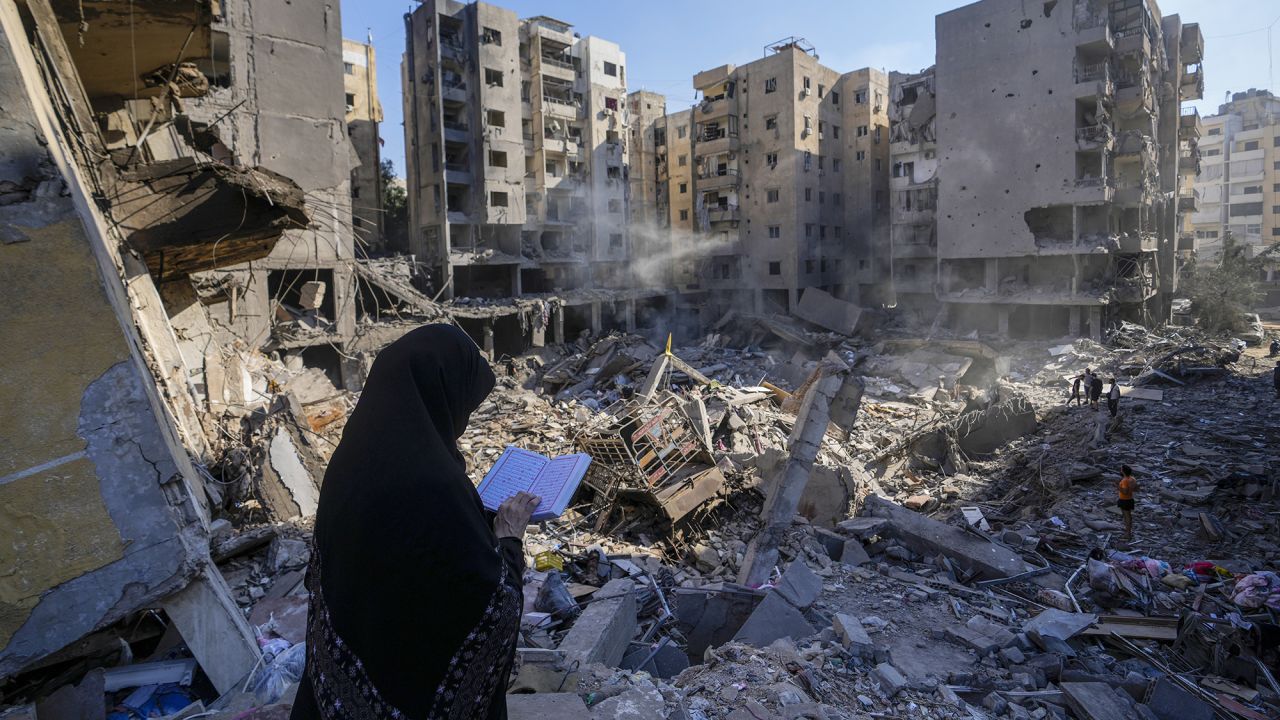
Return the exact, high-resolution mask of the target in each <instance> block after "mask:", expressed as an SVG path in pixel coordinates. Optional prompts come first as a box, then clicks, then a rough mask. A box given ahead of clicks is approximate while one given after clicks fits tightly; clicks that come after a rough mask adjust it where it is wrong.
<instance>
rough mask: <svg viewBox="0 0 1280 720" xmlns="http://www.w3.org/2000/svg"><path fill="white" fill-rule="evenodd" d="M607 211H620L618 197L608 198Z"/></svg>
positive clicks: (620, 202) (620, 206)
mask: <svg viewBox="0 0 1280 720" xmlns="http://www.w3.org/2000/svg"><path fill="white" fill-rule="evenodd" d="M609 212H611V213H620V212H622V201H621V200H619V199H618V198H610V199H609Z"/></svg>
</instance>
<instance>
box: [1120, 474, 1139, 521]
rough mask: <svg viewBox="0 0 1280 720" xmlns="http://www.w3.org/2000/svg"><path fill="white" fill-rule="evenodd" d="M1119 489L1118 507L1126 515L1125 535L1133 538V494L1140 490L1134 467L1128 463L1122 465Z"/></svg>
mask: <svg viewBox="0 0 1280 720" xmlns="http://www.w3.org/2000/svg"><path fill="white" fill-rule="evenodd" d="M1117 490H1118V494H1119V499H1117V500H1116V507H1118V508H1120V514H1121V515H1123V516H1124V536H1125V537H1126V538H1129V539H1133V508H1134V500H1133V494H1134V493H1135V492H1137V491H1138V481H1137V480H1134V479H1133V468H1131V467H1129V466H1128V465H1121V466H1120V485H1119V487H1118V488H1117Z"/></svg>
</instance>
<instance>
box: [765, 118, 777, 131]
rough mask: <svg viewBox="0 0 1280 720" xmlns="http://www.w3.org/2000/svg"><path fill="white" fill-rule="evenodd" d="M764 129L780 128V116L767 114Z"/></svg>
mask: <svg viewBox="0 0 1280 720" xmlns="http://www.w3.org/2000/svg"><path fill="white" fill-rule="evenodd" d="M764 129H765V130H777V129H778V116H777V115H766V116H765V118H764Z"/></svg>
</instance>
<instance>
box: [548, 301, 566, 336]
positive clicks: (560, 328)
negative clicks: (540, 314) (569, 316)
mask: <svg viewBox="0 0 1280 720" xmlns="http://www.w3.org/2000/svg"><path fill="white" fill-rule="evenodd" d="M551 341H552V342H554V343H555V344H557V345H563V344H564V306H563V305H553V306H552V307H551Z"/></svg>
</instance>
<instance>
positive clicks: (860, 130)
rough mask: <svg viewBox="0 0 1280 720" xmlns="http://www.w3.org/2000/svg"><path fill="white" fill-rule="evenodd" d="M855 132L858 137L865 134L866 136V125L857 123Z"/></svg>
mask: <svg viewBox="0 0 1280 720" xmlns="http://www.w3.org/2000/svg"><path fill="white" fill-rule="evenodd" d="M855 134H856V135H857V136H858V137H866V136H867V126H866V125H859V126H858V131H857V132H856V133H855Z"/></svg>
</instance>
